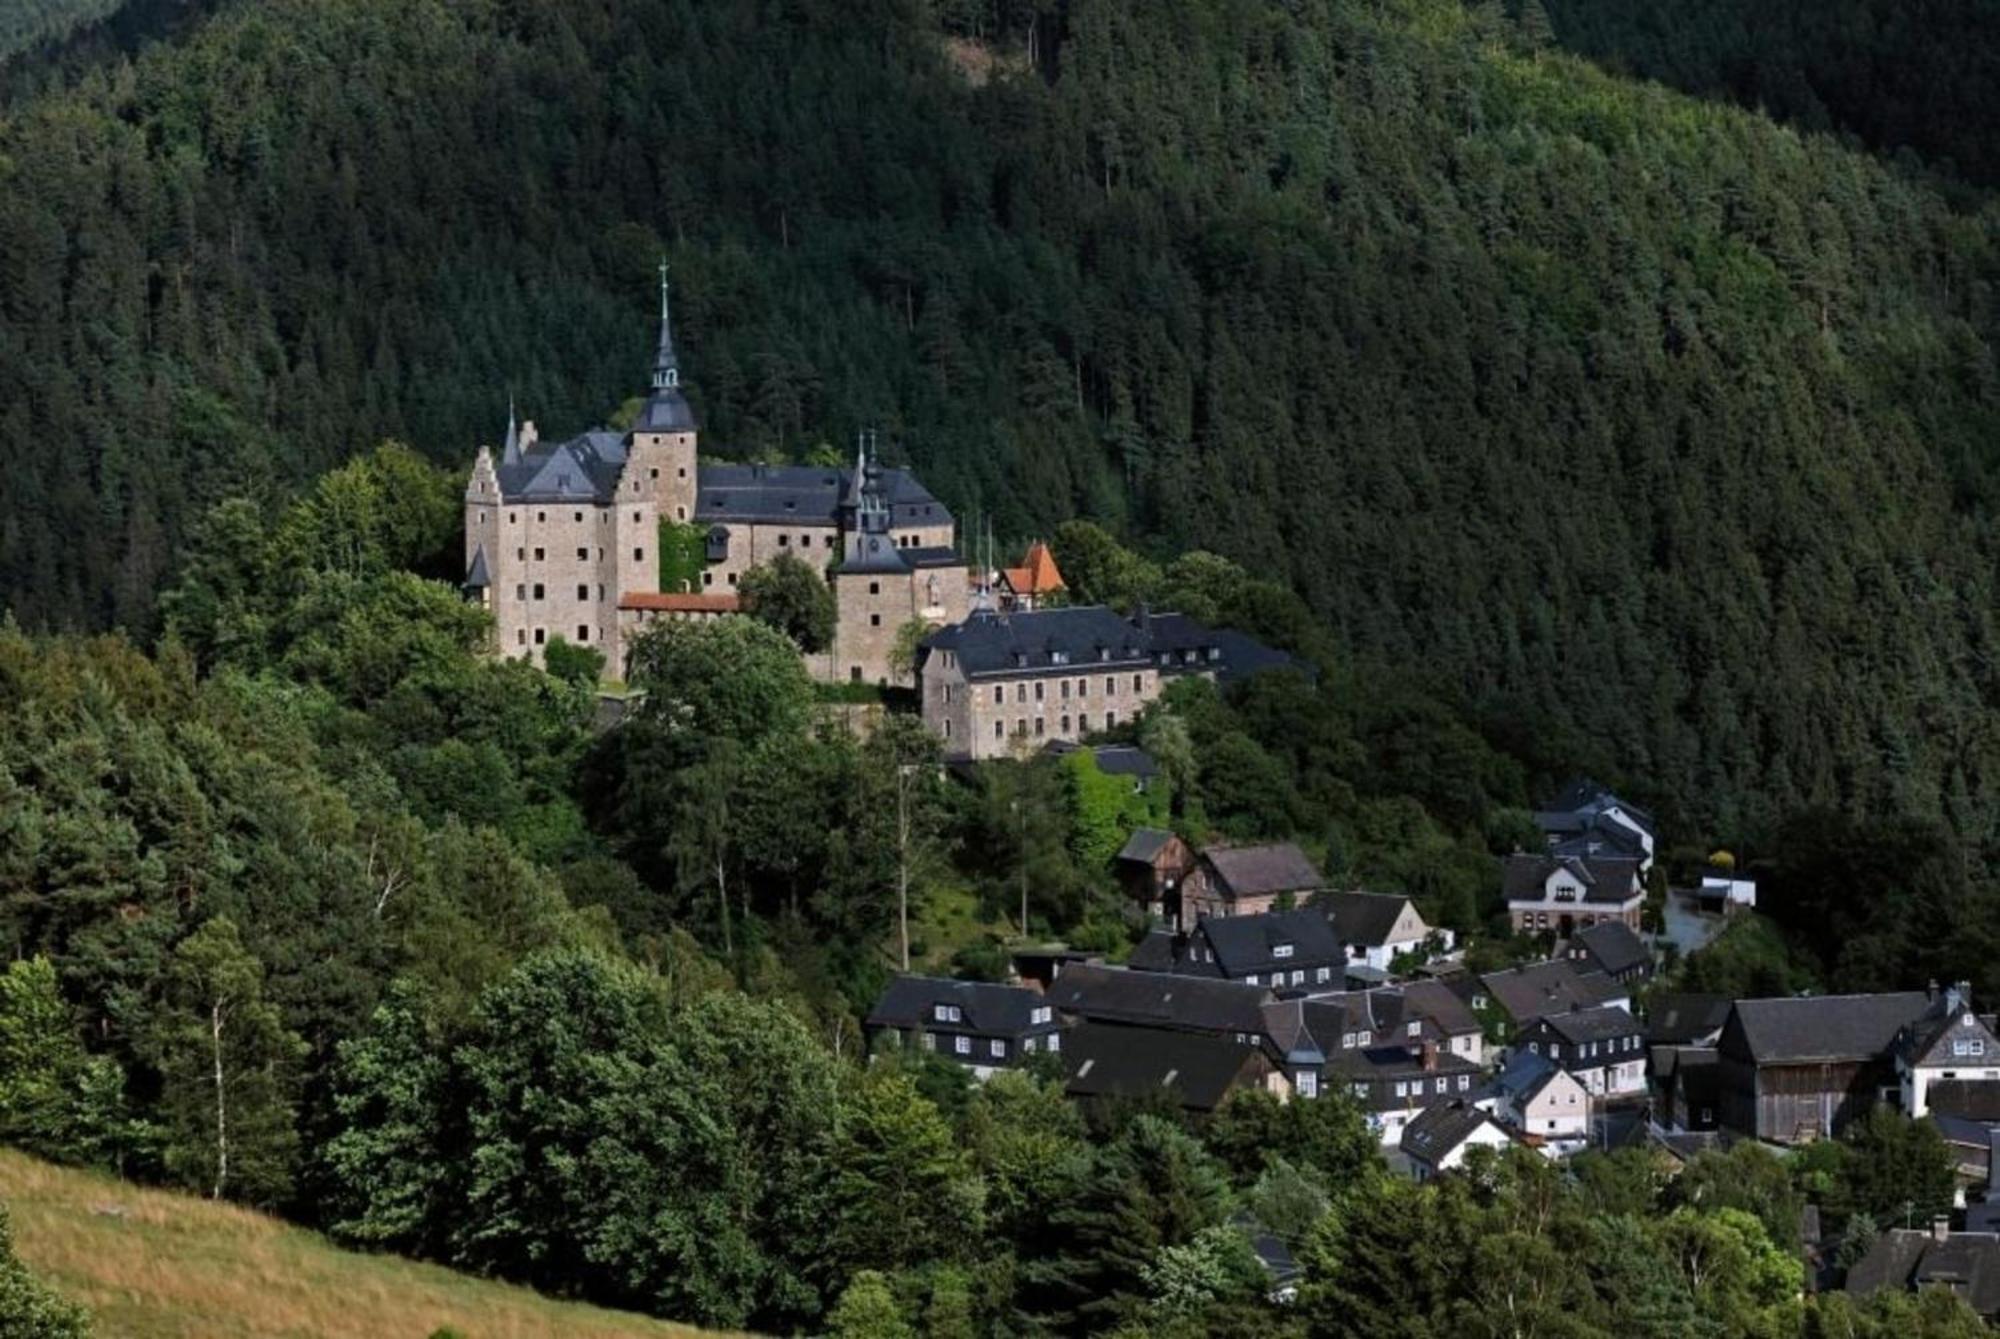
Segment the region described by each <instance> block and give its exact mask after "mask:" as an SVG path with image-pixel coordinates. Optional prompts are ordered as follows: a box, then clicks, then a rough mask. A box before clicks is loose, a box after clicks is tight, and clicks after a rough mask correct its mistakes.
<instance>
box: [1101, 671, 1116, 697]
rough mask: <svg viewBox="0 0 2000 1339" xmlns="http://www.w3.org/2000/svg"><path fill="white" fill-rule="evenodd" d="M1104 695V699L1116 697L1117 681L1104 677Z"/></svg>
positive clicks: (1107, 676)
mask: <svg viewBox="0 0 2000 1339" xmlns="http://www.w3.org/2000/svg"><path fill="white" fill-rule="evenodd" d="M1104 695H1105V696H1106V697H1117V696H1118V680H1116V679H1114V678H1112V677H1110V676H1109V675H1106V676H1105V679H1104Z"/></svg>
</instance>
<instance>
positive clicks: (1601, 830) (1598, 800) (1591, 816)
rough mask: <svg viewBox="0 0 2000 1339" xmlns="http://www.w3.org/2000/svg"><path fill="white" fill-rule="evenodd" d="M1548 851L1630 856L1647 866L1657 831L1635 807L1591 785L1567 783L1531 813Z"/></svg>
mask: <svg viewBox="0 0 2000 1339" xmlns="http://www.w3.org/2000/svg"><path fill="white" fill-rule="evenodd" d="M1535 826H1537V827H1539V828H1540V829H1541V830H1542V835H1543V837H1544V839H1545V840H1546V841H1547V842H1548V845H1549V847H1550V849H1551V850H1555V851H1558V853H1561V854H1571V855H1587V854H1590V853H1591V852H1592V851H1593V850H1597V851H1602V852H1604V853H1607V854H1609V853H1617V854H1623V855H1630V856H1632V857H1634V858H1636V859H1638V860H1639V862H1640V863H1641V864H1642V865H1649V864H1651V863H1652V858H1653V848H1654V847H1655V846H1656V845H1657V844H1658V842H1659V826H1658V824H1657V823H1655V821H1654V819H1653V816H1652V815H1651V814H1649V813H1647V812H1646V811H1645V810H1644V809H1641V808H1640V807H1639V806H1638V805H1636V804H1632V803H1630V802H1629V801H1626V800H1621V799H1619V798H1618V796H1616V795H1614V794H1613V793H1612V792H1611V791H1610V790H1609V789H1607V788H1606V787H1604V786H1600V785H1599V784H1597V783H1596V782H1595V781H1591V780H1589V779H1587V778H1586V779H1582V780H1577V781H1572V782H1570V783H1569V785H1567V786H1565V787H1564V788H1563V789H1562V791H1561V793H1559V794H1557V795H1554V796H1551V797H1550V798H1549V799H1548V800H1547V801H1546V802H1544V803H1543V805H1542V807H1541V808H1540V809H1538V810H1537V811H1536V812H1535Z"/></svg>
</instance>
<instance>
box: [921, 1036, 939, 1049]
mask: <svg viewBox="0 0 2000 1339" xmlns="http://www.w3.org/2000/svg"><path fill="white" fill-rule="evenodd" d="M924 1049H925V1050H926V1051H935V1050H936V1049H937V1037H936V1036H935V1035H934V1034H932V1033H929V1032H926V1033H924Z"/></svg>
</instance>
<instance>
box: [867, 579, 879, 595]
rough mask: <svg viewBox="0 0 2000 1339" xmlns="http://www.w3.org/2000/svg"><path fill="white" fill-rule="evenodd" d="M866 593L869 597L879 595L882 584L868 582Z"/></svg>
mask: <svg viewBox="0 0 2000 1339" xmlns="http://www.w3.org/2000/svg"><path fill="white" fill-rule="evenodd" d="M868 593H869V594H870V595H880V594H881V593H882V583H881V582H879V581H871V582H869V583H868Z"/></svg>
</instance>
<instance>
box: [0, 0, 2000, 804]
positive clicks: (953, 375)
mask: <svg viewBox="0 0 2000 1339" xmlns="http://www.w3.org/2000/svg"><path fill="white" fill-rule="evenodd" d="M1029 23H1032V24H1033V33H1032V36H1030V34H1029V32H1028V30H1027V28H1026V27H1025V26H1021V25H1026V24H1029ZM964 26H965V25H963V24H960V25H958V28H959V29H963V28H964ZM947 34H950V35H957V36H965V35H967V34H965V33H964V32H963V31H957V30H954V28H953V27H952V24H951V22H950V21H949V20H948V19H941V18H940V17H939V16H938V15H936V14H934V13H933V12H931V10H930V9H929V8H927V7H925V6H923V5H920V4H917V3H914V2H912V3H904V4H901V5H898V6H896V7H893V8H891V9H888V10H883V11H875V12H872V13H871V14H870V16H869V17H866V18H857V17H856V15H855V12H854V11H853V10H852V8H851V7H849V6H842V5H836V4H833V3H830V0H717V2H715V3H699V4H698V3H695V2H694V0H666V2H664V3H637V0H613V2H612V3H609V4H596V3H584V2H583V0H556V2H555V3H533V4H530V3H527V2H526V0H499V2H498V3H492V4H472V3H461V2H460V0H415V2H414V3H405V2H404V0H397V2H396V3H390V0H356V2H355V3H350V4H343V5H338V6H330V5H319V4H308V3H303V0H268V3H263V4H259V5H257V6H254V7H252V8H249V9H246V10H240V11H232V12H229V13H226V14H224V15H223V16H221V17H219V18H217V19H215V20H214V21H212V22H211V23H209V24H208V25H207V26H205V27H203V28H202V29H200V30H199V31H197V32H195V33H193V34H192V35H191V36H189V37H188V38H187V39H186V40H185V41H183V42H181V43H179V44H177V45H176V46H175V47H173V48H171V49H156V50H154V51H152V52H150V53H149V54H148V55H147V56H145V57H144V58H142V59H141V60H140V61H139V62H138V63H137V64H136V66H133V67H131V68H129V69H127V68H121V69H119V70H117V71H115V72H109V73H105V74H103V75H100V76H95V77H93V78H91V79H89V80H87V81H86V82H85V83H84V85H83V86H81V87H80V88H79V89H77V90H76V91H74V92H72V93H70V94H65V95H62V96H59V97H53V98H47V99H42V100H38V101H36V102H34V103H32V104H31V105H29V106H28V107H26V108H25V109H24V110H22V111H21V112H20V113H19V114H17V115H15V116H14V117H13V118H11V119H9V120H7V121H5V122H0V188H4V189H0V258H4V260H0V355H4V356H0V467H4V468H5V470H6V472H7V474H6V477H7V480H8V485H7V488H6V490H5V492H4V497H0V598H4V599H5V600H6V602H7V603H9V604H10V605H11V606H12V607H13V608H14V609H15V610H16V611H17V612H18V613H19V614H20V615H21V616H22V617H23V618H24V619H25V620H27V621H29V622H31V623H35V624H55V625H101V624H104V623H107V622H118V623H123V624H127V625H131V626H135V627H140V628H144V627H146V626H147V625H148V624H149V623H150V621H151V619H152V617H153V593H154V591H155V590H156V588H157V586H158V584H159V582H160V580H161V578H162V576H163V575H164V573H165V572H166V571H167V570H168V568H169V566H170V564H171V561H172V557H173V554H174V552H175V550H176V547H177V545H178V544H179V543H180V541H181V538H182V536H183V535H184V534H185V533H186V530H187V527H188V525H189V524H190V523H191V521H192V519H193V518H194V517H195V516H196V515H197V514H198V512H199V510H200V509H201V508H202V507H203V506H204V505H205V504H206V503H207V502H208V501H210V500H212V499H213V498H215V497H218V496H221V495H223V494H225V493H227V492H234V491H241V490H243V489H245V488H251V489H264V490H266V491H268V492H270V493H272V494H274V495H275V494H278V493H282V492H284V491H286V490H288V489H289V488H291V487H293V486H295V485H296V483H297V482H298V481H299V480H301V479H304V478H306V477H309V476H310V475H312V474H314V473H316V472H318V471H320V470H322V469H324V468H325V467H327V466H328V465H330V464H332V463H333V462H335V461H337V460H339V459H341V458H343V457H345V456H346V455H348V454H350V453H352V452H353V451H355V450H357V449H359V448H361V447H363V446H365V445H368V444H370V443H371V442H373V441H374V440H375V439H376V438H378V437H380V436H383V435H397V436H402V437H405V438H406V439H408V440H411V441H412V442H414V443H415V444H417V445H419V446H420V447H421V448H422V449H424V450H425V451H427V452H429V453H431V454H433V455H434V456H436V457H437V458H439V459H444V460H461V459H464V458H465V457H466V456H467V455H468V453H469V451H470V449H471V447H472V446H473V444H474V442H475V440H478V439H491V438H493V437H494V436H496V435H497V431H498V426H499V421H500V418H501V416H502V414H503V413H504V406H505V399H506V394H507V392H508V391H509V390H510V389H511V390H512V391H513V392H514V393H515V394H516V395H518V396H519V398H520V399H521V401H522V403H523V404H524V405H526V406H529V407H531V409H532V411H533V414H534V416H535V417H536V418H538V419H539V420H540V421H541V423H542V426H543V428H544V430H545V431H564V430H569V429H574V428H577V427H580V426H584V425H586V424H587V423H588V422H590V421H591V420H592V419H593V418H594V417H596V416H598V415H601V414H602V413H603V412H604V411H605V409H606V408H607V407H608V406H613V405H616V404H617V403H618V402H619V400H620V399H621V398H622V397H623V396H625V395H626V394H629V393H630V392H631V391H633V390H634V389H636V388H637V386H638V374H639V372H640V371H641V370H642V369H643V366H644V363H643V359H644V356H645V346H646V341H647V339H648V333H647V319H646V316H645V310H646V306H647V298H646V291H647V281H648V279H649V278H650V274H651V266H652V264H653V262H654V260H655V259H656V256H657V252H658V250H659V249H660V248H661V247H662V246H664V247H665V248H666V250H667V252H668V254H669V255H670V257H671V259H672V261H673V263H674V265H675V267H676V272H677V274H678V275H679V276H680V280H681V284H682V287H681V290H680V291H681V293H682V295H683V299H682V301H681V302H680V304H679V306H678V307H677V311H678V312H680V313H681V321H682V329H681V334H682V339H683V347H684V348H685V349H686V350H687V361H688V365H689V373H690V377H691V380H692V382H693V394H694V397H695V399H696V402H697V404H698V406H699V408H700V409H701V411H702V413H703V415H704V418H705V422H706V424H707V425H708V428H709V434H710V440H711V442H713V443H716V444H718V446H719V447H720V449H722V450H724V451H726V452H728V453H731V454H748V453H753V452H754V453H763V454H769V455H774V456H780V455H786V454H790V453H795V452H797V451H799V450H801V449H803V448H805V447H807V446H809V445H810V444H812V443H813V442H815V441H817V440H818V439H819V438H820V437H821V436H824V437H826V438H829V439H832V440H834V441H841V440H844V439H845V438H846V436H847V434H848V432H849V431H850V430H851V429H852V428H853V427H855V426H857V425H859V424H861V423H864V422H872V423H877V424H880V425H882V426H883V427H884V429H885V433H884V435H885V437H888V438H891V439H892V440H895V441H897V442H899V443H903V444H906V445H905V447H904V449H905V450H906V452H907V454H908V455H909V456H910V457H911V458H912V459H913V460H914V462H915V463H916V464H918V465H919V466H920V467H922V468H923V469H924V471H925V472H926V477H927V478H928V479H929V481H931V482H932V483H933V485H934V486H935V487H937V488H938V489H939V491H940V492H941V493H943V494H944V495H945V496H947V497H948V498H949V499H950V500H951V501H953V502H954V503H956V504H957V505H958V506H959V507H960V508H961V509H969V508H977V509H981V510H983V511H985V512H987V513H989V514H992V515H994V516H995V517H996V523H997V525H998V528H999V529H1000V530H1001V532H1002V533H1024V532H1027V531H1030V530H1032V529H1040V528H1045V527H1048V526H1050V525H1052V524H1054V523H1055V522H1056V521H1058V520H1060V519H1062V518H1063V517H1065V516H1068V515H1072V514H1085V515H1090V516H1093V517H1096V518H1100V519H1103V520H1105V521H1107V522H1109V523H1110V524H1112V525H1113V526H1114V528H1119V529H1123V530H1125V531H1126V532H1128V533H1130V534H1132V535H1134V536H1135V537H1137V538H1139V539H1141V540H1142V541H1144V542H1146V543H1148V544H1150V545H1152V546H1154V547H1156V548H1158V549H1161V550H1165V549H1172V548H1179V547H1183V546H1190V545H1202V546H1206V547H1210V548H1214V549H1216V550H1218V551H1220V552H1223V553H1225V554H1227V555H1229V556H1231V557H1234V558H1237V559H1239V560H1242V561H1244V562H1246V563H1250V564H1258V565H1263V566H1266V567H1268V568H1270V569H1272V570H1273V571H1275V572H1276V573H1278V574H1281V575H1283V576H1285V577H1287V578H1288V579H1290V580H1291V581H1292V582H1293V583H1295V584H1296V585H1297V587H1298V588H1299V589H1300V590H1301V591H1302V592H1304V593H1305V594H1306V595H1307V597H1308V598H1309V599H1310V600H1311V601H1312V603H1313V605H1314V606H1315V607H1316V608H1317V609H1318V610H1319V611H1321V612H1322V613H1323V614H1324V615H1325V617H1326V618H1327V619H1328V620H1329V622H1330V624H1331V625H1332V626H1333V628H1334V629H1335V631H1336V633H1337V634H1338V635H1339V636H1340V637H1341V638H1342V639H1343V641H1344V642H1345V643H1346V644H1347V645H1348V646H1349V647H1350V648H1352V650H1353V651H1354V652H1355V653H1356V654H1357V655H1361V656H1365V657H1371V658H1380V659H1383V660H1386V661H1390V662H1393V663H1399V664H1402V665H1406V666H1410V667H1413V668H1414V667H1423V668H1424V669H1426V670H1429V671H1432V672H1434V673H1435V674H1436V675H1437V676H1438V677H1439V679H1440V680H1441V681H1442V682H1444V683H1446V684H1448V685H1450V686H1451V687H1452V688H1453V689H1454V690H1455V691H1457V692H1460V693H1462V694H1464V696H1465V697H1466V698H1467V699H1468V700H1469V701H1471V702H1473V703H1474V704H1477V705H1478V706H1479V708H1480V709H1481V710H1483V711H1485V712H1486V713H1487V715H1488V717H1489V719H1490V720H1491V721H1492V722H1493V723H1494V725H1493V729H1494V731H1495V732H1496V734H1497V733H1500V732H1506V733H1508V734H1510V735H1511V736H1513V739H1512V740H1511V741H1510V746H1512V745H1515V744H1520V745H1524V746H1530V747H1532V748H1535V749H1540V750H1550V751H1554V752H1557V753H1559V754H1561V755H1562V756H1565V757H1568V758H1574V759H1584V760H1589V761H1593V762H1595V763H1598V764H1600V765H1602V766H1603V767H1604V768H1605V769H1606V770H1608V771H1611V772H1613V773H1616V774H1623V775H1627V776H1641V777H1646V778H1650V779H1651V782H1652V784H1653V786H1654V787H1655V791H1656V793H1654V794H1652V795H1650V796H1649V798H1652V799H1655V800H1657V801H1659V802H1660V803H1662V804H1663V806H1665V807H1666V808H1667V810H1668V811H1669V814H1670V815H1672V816H1675V817H1679V816H1681V815H1685V817H1686V818H1687V819H1688V820H1689V821H1693V822H1698V823H1704V824H1712V825H1715V826H1717V827H1721V828H1728V829H1740V828H1744V827H1748V828H1751V829H1753V830H1754V829H1755V828H1757V827H1758V826H1760V825H1762V824H1763V823H1765V822H1767V821H1768V820H1769V819H1770V818H1771V817H1772V816H1773V815H1774V814H1775V813H1776V812H1777V811H1778V810H1780V809H1783V808H1787V807H1793V806H1797V805H1804V804H1812V803H1830V804H1845V805H1850V806H1853V807H1857V808H1870V809H1878V810H1880V809H1911V810H1916V811H1920V812H1928V813H1942V814H1943V815H1944V816H1946V817H1948V818H1949V819H1950V820H1951V821H1953V822H1954V823H1956V824H1958V825H1959V826H1960V827H1961V829H1962V830H1964V831H1966V832H1968V833H1970V834H1972V835H1974V836H1976V837H1982V838H1983V837H1986V836H1990V835H1991V834H1992V833H1993V831H1994V829H1995V826H1996V820H1995V814H1996V802H2000V792H1996V787H2000V738H1996V737H1995V735H1994V733H1993V731H1992V729H1991V727H1990V726H1989V725H1988V724H1987V722H1986V713H1987V709H1988V708H1989V707H1990V706H1991V705H1992V704H1993V702H1994V701H1995V698H1996V688H2000V685H1996V683H1995V680H1994V668H1993V652H1994V649H1995V648H1994V640H1995V638H1994V628H1993V623H1992V616H1991V609H1992V606H1993V594H1994V591H1993V586H1994V577H1993V570H1992V569H1993V555H1994V548H1995V539H1994V536H1993V534H1992V532H1991V520H1990V516H1991V506H1990V504H1991V499H1992V494H1993V493H1994V491H1995V483H1994V480H1993V478H1992V477H1991V475H1992V466H1991V459H1990V458H1991V454H1992V453H1991V443H1992V442H1993V440H1994V437H1995V431H1996V428H2000V394H1997V393H1996V388H2000V378H1996V369H1995V358H1994V348H1993V337H1994V333H1995V324H1996V323H1995V312H1994V305H1993V304H1994V298H1993V288H1992V279H1993V273H1994V269H1995V265H1996V253H1995V245H1994V243H1995V222H1996V214H1995V213H1994V211H1992V210H1991V209H1988V210H1986V211H1984V212H1980V213H1965V212H1954V211H1953V210H1952V209H1951V208H1949V207H1948V206H1947V204H1946V203H1945V202H1944V201H1943V200H1942V199H1941V198H1940V197H1939V196H1938V195H1937V194H1936V193H1935V191H1934V190H1933V189H1932V188H1931V187H1929V186H1928V185H1926V184H1925V183H1923V182H1921V181H1918V180H1914V179H1906V178H1904V177H1902V176H1899V175H1897V174H1896V173H1894V172H1892V171H1891V170H1889V169H1887V168H1885V167H1883V166H1882V165H1880V164H1878V163H1877V162H1875V161H1874V160H1872V159H1870V158H1869V157H1867V156H1866V155H1863V154H1859V153H1856V152H1852V151H1849V150H1847V149H1844V148H1842V147H1841V146H1839V145H1838V144H1835V143H1833V142H1831V141H1828V140H1825V139H1820V138H1804V137H1801V136H1800V135H1798V134H1796V133H1794V132H1792V131H1790V130H1788V129H1785V128H1781V127H1777V126H1774V125H1772V124H1771V123H1769V122H1767V121H1765V120H1763V119H1761V118H1758V117H1755V116H1753V115H1749V114H1746V113H1742V112H1737V111H1733V110H1730V109H1726V108H1721V107H1717V106H1713V105H1708V104H1704V103H1700V102H1695V101H1691V100H1689V99H1686V98H1682V97H1679V96H1676V95H1672V94H1668V93H1665V92H1662V91H1660V90H1658V89H1654V88H1639V87H1634V86H1632V85H1629V84H1627V83H1624V82H1621V81H1618V80H1616V79H1614V78H1611V77H1609V76H1606V75H1604V74H1601V73H1600V72H1598V71H1597V70H1595V69H1594V68H1592V67H1590V66H1588V65H1587V64H1585V63H1584V62H1582V61H1579V60H1575V59H1571V58H1567V57H1562V56H1555V55H1548V54H1542V53H1537V52H1534V51H1532V50H1529V49H1527V48H1528V44H1527V43H1524V42H1523V41H1522V39H1521V35H1520V34H1519V33H1518V32H1517V31H1516V30H1515V28H1514V25H1512V24H1511V23H1508V22H1506V21H1505V20H1503V19H1501V18H1500V17H1498V15H1497V14H1496V13H1495V11H1494V10H1493V9H1492V8H1491V7H1488V8H1484V9H1482V10H1480V11H1478V12H1475V13H1468V12H1467V11H1465V10H1463V9H1462V8H1461V7H1460V6H1458V5H1457V4H1455V3H1450V2H1449V0H1393V2H1392V3H1387V4H1383V5H1379V6H1363V5H1358V4H1350V3H1344V2H1342V0H1301V3H1298V4H1293V5H1288V6H1282V7H1281V6H1276V5H1258V6H1252V7H1245V6H1242V5H1237V4H1227V3H1223V2H1222V0H1200V2H1198V3H1166V2H1165V0H1153V2H1151V3H1139V4H1131V3H1123V4H1111V3H1105V2H1104V0H1075V2H1074V3H1071V4H1069V5H1067V6H1063V7H1060V8H1051V9H1049V10H1047V11H1045V12H1043V13H1041V14H1039V15H1037V14H1034V13H1033V12H1032V11H1029V10H1025V9H1024V11H1023V13H1022V15H1021V24H1020V25H1014V26H1004V27H1002V28H1001V29H1000V30H998V31H983V32H978V33H975V34H972V35H973V36H976V37H977V38H978V39H980V40H982V41H985V42H988V43H991V44H992V45H993V46H994V48H995V49H999V50H1004V51H1009V52H1019V53H1023V54H1022V55H1021V56H1018V57H1015V58H1013V59H1011V60H1010V61H1006V62H1001V63H999V64H998V65H996V66H994V67H993V68H992V69H991V70H985V69H984V67H981V68H982V71H983V76H984V75H986V74H990V75H991V76H992V77H990V78H986V77H983V76H982V79H981V80H978V81H970V80H968V79H967V78H965V77H964V76H963V75H962V74H961V73H960V72H959V68H958V67H956V66H954V65H953V63H952V62H951V61H950V60H948V59H947V58H946V56H945V54H944V46H943V44H942V43H941V42H940V40H939V39H940V37H941V36H943V35H947ZM1029 52H1032V53H1033V57H1034V59H1033V60H1032V62H1030V61H1029V60H1028V59H1027V58H1026V54H1025V53H1029ZM1030 65H1032V68H1025V67H1028V66H1030ZM1015 66H1021V67H1024V68H1020V69H1018V70H1015ZM1010 70H1014V71H1015V72H1013V73H1009V71H1010ZM1557 722H1560V724H1559V725H1558V724H1556V723H1557Z"/></svg>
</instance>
